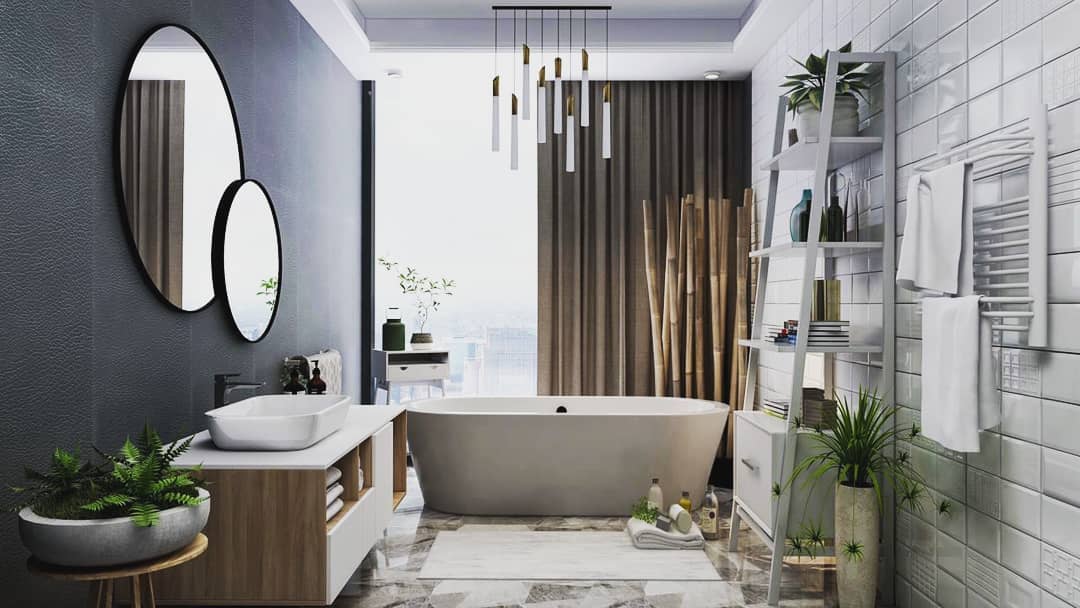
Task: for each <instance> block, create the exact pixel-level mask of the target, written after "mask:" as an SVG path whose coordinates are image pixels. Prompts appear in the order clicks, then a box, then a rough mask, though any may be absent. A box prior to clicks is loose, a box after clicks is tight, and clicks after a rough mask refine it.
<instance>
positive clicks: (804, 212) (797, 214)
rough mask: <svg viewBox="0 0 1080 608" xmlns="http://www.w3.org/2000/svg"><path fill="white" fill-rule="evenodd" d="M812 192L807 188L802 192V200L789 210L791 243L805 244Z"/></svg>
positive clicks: (808, 226)
mask: <svg viewBox="0 0 1080 608" xmlns="http://www.w3.org/2000/svg"><path fill="white" fill-rule="evenodd" d="M813 196H814V191H813V190H811V189H809V188H807V189H806V190H803V191H802V200H800V201H799V204H797V205H795V208H794V209H792V210H791V218H790V220H789V222H788V224H789V227H790V228H791V241H792V242H794V243H805V242H806V238H807V235H808V234H809V232H810V199H811V198H813Z"/></svg>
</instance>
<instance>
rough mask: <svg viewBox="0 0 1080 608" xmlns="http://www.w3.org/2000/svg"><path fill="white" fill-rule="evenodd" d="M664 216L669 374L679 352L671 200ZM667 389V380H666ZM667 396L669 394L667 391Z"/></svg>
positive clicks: (663, 339) (675, 236)
mask: <svg viewBox="0 0 1080 608" xmlns="http://www.w3.org/2000/svg"><path fill="white" fill-rule="evenodd" d="M664 214H665V216H666V219H667V222H666V226H665V228H666V232H667V242H666V252H665V256H664V318H663V322H664V327H663V328H662V329H661V331H660V340H661V342H662V345H663V348H664V370H666V371H668V372H669V373H670V372H671V370H672V366H673V365H674V363H673V360H674V359H675V358H676V355H675V351H677V350H678V336H677V335H675V334H674V333H673V332H672V331H671V328H672V315H674V314H675V299H674V294H675V281H676V278H675V275H676V273H678V259H677V256H678V254H677V252H676V247H677V246H678V241H679V227H678V224H677V223H676V222H678V217H679V214H678V213H677V212H676V211H675V209H674V207H672V204H671V199H670V198H667V197H665V198H664ZM664 382H665V389H666V383H667V378H665V379H664ZM665 394H667V392H666V390H665Z"/></svg>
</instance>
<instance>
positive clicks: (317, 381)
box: [307, 360, 326, 395]
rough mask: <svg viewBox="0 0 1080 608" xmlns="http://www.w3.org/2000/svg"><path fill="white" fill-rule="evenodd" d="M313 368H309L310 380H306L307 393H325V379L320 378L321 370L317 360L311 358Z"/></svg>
mask: <svg viewBox="0 0 1080 608" xmlns="http://www.w3.org/2000/svg"><path fill="white" fill-rule="evenodd" d="M312 363H313V364H314V366H315V367H314V368H312V370H311V380H308V383H307V388H308V394H309V395H322V394H325V393H326V381H325V380H323V379H322V371H321V370H320V369H319V361H318V360H313V361H312Z"/></svg>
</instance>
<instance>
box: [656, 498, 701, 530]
mask: <svg viewBox="0 0 1080 608" xmlns="http://www.w3.org/2000/svg"><path fill="white" fill-rule="evenodd" d="M668 517H670V518H671V523H672V524H674V526H675V529H676V530H678V531H679V532H680V533H682V534H686V533H687V532H689V531H690V526H692V525H694V518H693V517H690V514H689V513H687V511H686V509H684V508H683V506H682V505H680V504H679V503H675V504H673V505H671V508H670V509H668ZM662 531H663V530H661V532H662Z"/></svg>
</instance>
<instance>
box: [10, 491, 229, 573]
mask: <svg viewBox="0 0 1080 608" xmlns="http://www.w3.org/2000/svg"><path fill="white" fill-rule="evenodd" d="M199 496H200V497H201V498H204V499H205V500H203V501H202V502H201V503H199V504H198V505H196V506H193V507H173V508H172V509H166V510H164V511H162V512H161V515H160V517H161V519H160V520H159V521H158V523H156V524H154V525H153V526H149V527H141V526H136V525H135V524H134V523H133V522H132V521H131V518H130V517H114V518H111V519H52V518H49V517H42V516H40V515H38V514H36V513H34V512H33V511H32V510H31V509H30V507H26V508H24V509H23V510H21V511H19V536H20V537H21V538H22V543H23V545H24V546H26V548H27V549H29V550H30V552H31V553H33V554H34V557H36V558H37V559H39V560H41V561H43V562H46V563H49V564H55V565H57V566H74V567H80V568H101V567H105V566H116V565H119V564H130V563H134V562H141V561H145V560H149V559H154V558H156V557H161V556H163V555H168V554H169V553H172V552H173V551H177V550H179V549H182V548H184V547H186V546H187V545H189V544H190V543H191V541H193V540H195V537H196V536H197V535H198V534H199V532H201V531H202V529H203V528H204V527H206V520H207V518H208V517H209V516H210V493H209V492H207V491H206V490H203V489H201V488H200V489H199Z"/></svg>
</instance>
